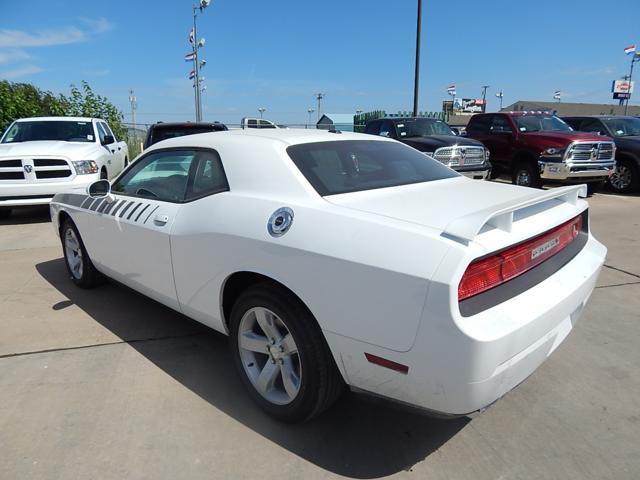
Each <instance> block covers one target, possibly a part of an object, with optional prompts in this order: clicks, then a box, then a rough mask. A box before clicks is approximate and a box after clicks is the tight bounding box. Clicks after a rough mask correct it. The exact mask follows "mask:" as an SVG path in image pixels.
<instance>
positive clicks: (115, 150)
mask: <svg viewBox="0 0 640 480" xmlns="http://www.w3.org/2000/svg"><path fill="white" fill-rule="evenodd" d="M100 123H101V124H102V128H103V129H104V131H105V132H106V133H107V135H111V137H113V143H112V144H111V145H109V146H108V148H109V150H110V151H111V153H112V154H113V162H114V164H115V167H116V170H117V171H116V172H114V176H115V174H117V173H120V172H121V171H122V169H123V168H124V157H125V156H126V154H127V152H125V151H124V150H123V148H122V146H121V145H120V142H119V140H118V139H117V138H116V136H115V135H114V134H113V131H112V130H111V127H109V124H108V123H107V122H100Z"/></svg>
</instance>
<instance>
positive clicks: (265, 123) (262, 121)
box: [258, 120, 276, 128]
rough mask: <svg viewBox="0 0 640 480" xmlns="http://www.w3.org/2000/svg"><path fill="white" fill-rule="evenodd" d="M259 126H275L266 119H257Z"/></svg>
mask: <svg viewBox="0 0 640 480" xmlns="http://www.w3.org/2000/svg"><path fill="white" fill-rule="evenodd" d="M258 127H259V128H276V126H275V125H274V124H273V123H271V122H269V121H268V120H258Z"/></svg>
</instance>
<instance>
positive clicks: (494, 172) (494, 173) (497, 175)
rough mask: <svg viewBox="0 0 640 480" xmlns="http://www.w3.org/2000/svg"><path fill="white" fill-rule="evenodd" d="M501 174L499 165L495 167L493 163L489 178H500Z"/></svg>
mask: <svg viewBox="0 0 640 480" xmlns="http://www.w3.org/2000/svg"><path fill="white" fill-rule="evenodd" d="M500 175H502V169H501V168H500V167H496V166H495V165H493V166H492V167H491V174H490V175H489V180H495V179H496V178H500Z"/></svg>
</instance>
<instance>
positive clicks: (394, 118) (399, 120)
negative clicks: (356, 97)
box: [369, 117, 444, 122]
mask: <svg viewBox="0 0 640 480" xmlns="http://www.w3.org/2000/svg"><path fill="white" fill-rule="evenodd" d="M374 120H391V121H392V122H406V121H407V120H433V121H441V122H443V121H444V120H440V119H439V118H433V117H383V118H374V119H372V120H369V121H370V122H373V121H374Z"/></svg>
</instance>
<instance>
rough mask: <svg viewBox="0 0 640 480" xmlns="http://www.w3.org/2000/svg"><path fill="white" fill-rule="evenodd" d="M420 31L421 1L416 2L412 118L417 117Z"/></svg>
mask: <svg viewBox="0 0 640 480" xmlns="http://www.w3.org/2000/svg"><path fill="white" fill-rule="evenodd" d="M421 31H422V0H418V18H417V21H416V69H415V76H414V79H413V116H414V117H417V116H418V83H419V82H420V36H421Z"/></svg>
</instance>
